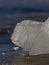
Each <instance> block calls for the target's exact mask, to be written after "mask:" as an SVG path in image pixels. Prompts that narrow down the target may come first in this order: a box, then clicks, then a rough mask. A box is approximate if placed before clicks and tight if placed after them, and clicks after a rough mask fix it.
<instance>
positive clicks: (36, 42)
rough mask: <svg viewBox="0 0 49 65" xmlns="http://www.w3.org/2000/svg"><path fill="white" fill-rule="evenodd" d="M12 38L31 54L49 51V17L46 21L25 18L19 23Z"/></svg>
mask: <svg viewBox="0 0 49 65" xmlns="http://www.w3.org/2000/svg"><path fill="white" fill-rule="evenodd" d="M11 40H12V42H13V43H14V44H15V45H18V46H20V47H22V48H23V50H24V51H28V52H29V55H38V54H46V53H49V18H48V19H47V20H46V21H45V22H38V21H32V20H24V21H22V22H20V23H17V25H16V27H15V29H14V31H13V34H12V36H11Z"/></svg>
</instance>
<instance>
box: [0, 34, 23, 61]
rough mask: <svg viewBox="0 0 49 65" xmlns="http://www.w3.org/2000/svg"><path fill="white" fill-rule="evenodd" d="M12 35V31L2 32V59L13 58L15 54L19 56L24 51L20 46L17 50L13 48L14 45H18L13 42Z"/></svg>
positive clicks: (0, 42)
mask: <svg viewBox="0 0 49 65" xmlns="http://www.w3.org/2000/svg"><path fill="white" fill-rule="evenodd" d="M10 37H11V34H10V33H6V34H0V60H3V59H6V58H7V57H8V58H10V57H11V58H12V57H15V56H19V55H20V54H21V52H22V48H21V47H19V49H18V50H16V51H13V50H12V47H16V46H15V45H14V44H13V43H12V41H11V39H10ZM2 53H5V55H3V54H2Z"/></svg>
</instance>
